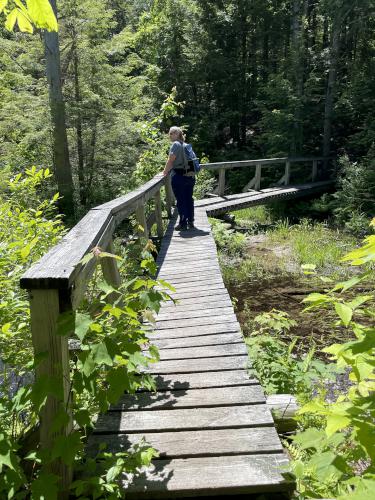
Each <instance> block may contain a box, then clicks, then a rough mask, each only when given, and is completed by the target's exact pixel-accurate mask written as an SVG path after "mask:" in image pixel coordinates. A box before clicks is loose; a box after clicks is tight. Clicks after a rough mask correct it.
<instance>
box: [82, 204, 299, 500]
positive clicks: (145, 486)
mask: <svg viewBox="0 0 375 500" xmlns="http://www.w3.org/2000/svg"><path fill="white" fill-rule="evenodd" d="M174 225H175V219H172V221H171V222H170V224H169V227H168V230H167V232H166V235H165V237H164V238H163V241H162V245H161V249H160V253H159V256H158V265H159V267H160V271H159V275H158V277H159V278H162V279H164V280H166V281H168V282H169V283H171V284H172V285H173V286H174V287H175V288H176V292H175V293H173V296H174V298H175V299H178V301H179V303H178V305H174V304H173V303H166V304H164V305H163V306H162V308H161V310H160V313H159V315H158V317H157V323H156V327H155V331H154V333H153V335H152V336H151V341H153V342H154V343H155V344H156V345H157V346H158V347H159V349H160V355H161V359H160V362H158V363H157V364H155V365H152V366H151V367H150V368H149V369H148V371H149V372H150V373H152V374H153V375H155V377H156V381H157V388H158V390H157V392H156V393H152V392H141V393H139V394H136V395H135V396H130V395H126V396H124V397H123V398H122V399H121V401H120V402H119V404H118V405H116V406H115V407H113V408H112V409H111V411H109V412H108V413H107V414H106V415H102V416H101V417H100V418H99V420H98V422H97V426H96V429H95V432H94V434H93V435H92V437H91V439H90V442H89V448H91V449H92V448H94V449H97V447H98V445H99V443H102V442H105V443H107V444H108V448H109V449H110V450H111V451H121V450H126V449H128V448H129V446H130V445H131V444H133V443H137V442H139V441H140V440H141V439H142V437H144V438H145V440H146V441H147V442H148V443H150V444H151V445H152V446H154V447H155V448H156V449H157V450H158V451H159V453H160V456H159V458H158V459H156V460H154V462H153V465H152V467H151V468H150V469H148V470H145V471H144V472H143V473H142V474H141V475H140V476H139V477H137V478H131V477H129V478H125V479H124V485H125V486H128V484H129V487H128V489H127V492H126V496H127V498H137V499H142V498H149V499H151V498H177V497H178V498H181V497H195V496H202V495H206V496H218V495H236V494H250V493H258V492H262V493H264V492H279V491H280V492H281V491H285V490H287V489H290V487H291V485H290V483H287V482H286V481H285V480H284V478H283V477H282V475H281V472H280V466H282V465H283V464H285V463H286V458H285V455H284V454H283V450H282V446H281V443H280V440H279V437H278V435H277V433H276V430H275V427H274V423H273V419H272V416H271V413H270V411H269V410H268V408H267V407H266V402H265V397H264V394H263V390H262V388H261V386H260V385H259V383H258V381H257V380H256V379H255V378H254V377H253V376H252V375H251V372H250V371H249V361H248V356H247V350H246V347H245V345H244V343H243V339H242V335H241V331H240V327H239V324H238V322H237V319H236V316H235V314H234V311H233V307H232V304H231V300H230V297H229V294H228V292H227V290H226V288H225V286H224V283H223V280H222V276H221V272H220V268H219V263H218V258H217V253H216V246H215V242H214V240H213V237H212V235H211V230H210V225H209V222H208V218H207V214H206V208H205V207H202V208H200V209H197V210H196V226H197V228H198V229H197V230H193V231H188V232H182V233H177V232H176V231H174ZM128 482H129V483H128Z"/></svg>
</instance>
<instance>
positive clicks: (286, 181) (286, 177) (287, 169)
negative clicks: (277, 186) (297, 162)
mask: <svg viewBox="0 0 375 500" xmlns="http://www.w3.org/2000/svg"><path fill="white" fill-rule="evenodd" d="M289 182H290V161H289V160H286V162H285V174H284V184H285V186H288V185H289Z"/></svg>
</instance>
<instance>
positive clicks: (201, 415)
mask: <svg viewBox="0 0 375 500" xmlns="http://www.w3.org/2000/svg"><path fill="white" fill-rule="evenodd" d="M260 426H273V419H272V415H271V413H270V411H269V410H268V408H267V406H266V405H265V404H259V405H248V406H219V407H216V408H189V409H176V410H173V411H172V410H170V411H165V410H150V411H147V410H145V411H132V412H127V413H125V412H121V411H109V412H108V413H106V414H105V415H100V416H99V418H98V421H97V424H96V428H95V434H99V433H107V434H110V433H113V432H121V433H125V432H126V433H129V434H130V433H133V432H137V433H139V432H152V431H157V432H166V431H179V430H184V431H188V430H195V429H228V428H230V429H235V428H239V427H248V428H250V427H260Z"/></svg>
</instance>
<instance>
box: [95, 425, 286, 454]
mask: <svg viewBox="0 0 375 500" xmlns="http://www.w3.org/2000/svg"><path fill="white" fill-rule="evenodd" d="M142 438H143V439H144V440H145V441H146V443H148V444H149V445H150V446H152V447H153V448H155V449H156V450H157V451H159V453H160V457H161V458H190V457H199V456H200V457H202V456H215V455H220V456H224V455H240V454H260V453H263V454H264V453H275V452H278V453H282V451H283V447H282V445H281V442H280V439H279V437H278V435H277V432H276V430H275V429H274V428H272V427H255V428H252V429H246V428H245V429H218V430H203V431H180V432H179V433H178V434H176V433H175V432H148V433H143V434H110V435H104V436H103V435H100V436H97V435H93V436H91V437H90V438H89V443H88V447H87V452H88V453H89V454H91V455H95V454H96V453H97V451H98V450H99V446H100V444H101V443H104V444H106V445H107V450H110V451H111V452H112V453H117V452H121V451H127V450H128V449H129V447H130V446H133V445H135V444H137V443H139V442H140V441H141V440H142Z"/></svg>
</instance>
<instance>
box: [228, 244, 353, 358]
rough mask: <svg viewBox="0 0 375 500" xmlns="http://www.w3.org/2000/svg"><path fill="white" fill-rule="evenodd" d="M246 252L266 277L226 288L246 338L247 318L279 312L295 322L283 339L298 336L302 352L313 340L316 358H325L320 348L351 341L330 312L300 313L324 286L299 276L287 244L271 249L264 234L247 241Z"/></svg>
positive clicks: (247, 331) (249, 279) (347, 333)
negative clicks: (308, 297) (262, 269)
mask: <svg viewBox="0 0 375 500" xmlns="http://www.w3.org/2000/svg"><path fill="white" fill-rule="evenodd" d="M247 251H248V256H249V257H251V258H255V259H256V260H257V261H258V262H259V263H260V265H261V266H262V267H263V268H264V269H266V271H267V272H266V276H267V278H266V279H259V278H256V279H252V278H251V277H248V279H246V277H244V279H241V282H240V283H236V284H233V283H228V284H227V285H226V286H227V288H228V291H229V293H230V295H231V297H233V298H235V299H236V314H237V318H238V320H239V322H240V324H241V326H242V329H243V332H244V334H245V335H249V334H250V328H251V326H250V325H249V324H248V320H249V317H250V318H254V317H255V316H257V315H258V314H261V313H263V312H269V311H271V310H272V309H278V310H280V311H284V312H287V313H288V314H289V315H290V317H291V318H292V319H294V320H295V321H297V326H296V327H293V328H292V329H291V330H290V332H289V334H288V335H287V336H286V337H285V340H287V341H290V340H291V339H292V338H293V337H295V336H297V337H299V338H300V339H301V341H300V342H298V344H297V346H298V350H299V351H300V352H301V353H302V352H307V351H308V350H309V348H310V347H311V341H312V340H313V341H314V342H315V344H316V346H317V355H318V356H320V357H322V358H326V355H325V354H324V353H319V350H320V349H322V348H323V347H326V346H327V345H330V344H332V343H334V342H344V341H345V340H346V339H349V338H350V334H349V332H347V331H346V330H345V329H344V328H337V327H336V326H335V327H334V326H333V323H334V321H335V320H336V319H337V318H336V316H335V314H334V313H333V312H330V311H325V312H322V311H321V310H319V311H318V310H316V311H312V312H303V310H304V309H305V304H304V303H303V302H302V301H303V299H304V298H305V297H307V295H308V294H310V293H312V292H320V293H324V287H323V285H321V284H320V282H318V281H317V280H316V279H308V278H307V277H306V276H304V275H303V274H302V273H301V271H300V268H299V266H298V265H297V264H296V262H295V261H294V259H293V255H292V249H291V248H290V247H288V245H279V246H274V247H271V246H269V245H268V244H267V236H266V235H256V236H251V237H250V238H249V239H248V245H247ZM245 309H246V312H245Z"/></svg>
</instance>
